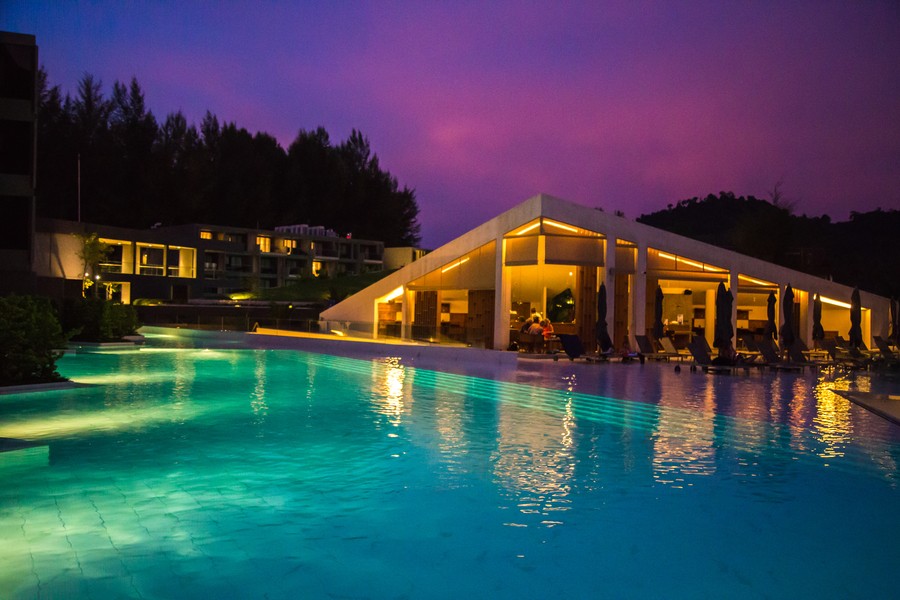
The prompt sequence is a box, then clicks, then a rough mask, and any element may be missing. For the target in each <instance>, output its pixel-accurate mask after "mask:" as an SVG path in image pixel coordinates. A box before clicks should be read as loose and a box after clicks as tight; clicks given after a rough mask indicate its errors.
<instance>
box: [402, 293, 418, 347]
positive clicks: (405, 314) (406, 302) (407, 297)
mask: <svg viewBox="0 0 900 600" xmlns="http://www.w3.org/2000/svg"><path fill="white" fill-rule="evenodd" d="M415 297H416V294H415V292H413V291H412V290H408V289H406V288H405V287H404V288H403V303H402V304H401V305H400V339H403V340H408V339H409V333H410V330H409V319H410V316H411V315H412V314H413V310H412V308H413V306H412V303H413V302H414V301H415Z"/></svg>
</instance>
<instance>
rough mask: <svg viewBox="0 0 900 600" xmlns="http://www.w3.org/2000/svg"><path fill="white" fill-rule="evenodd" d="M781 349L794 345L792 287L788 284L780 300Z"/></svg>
mask: <svg viewBox="0 0 900 600" xmlns="http://www.w3.org/2000/svg"><path fill="white" fill-rule="evenodd" d="M781 312H782V313H783V319H782V321H781V349H782V350H786V349H788V348H790V347H791V346H793V345H794V289H793V288H792V287H791V284H788V286H787V288H785V290H784V298H782V301H781Z"/></svg>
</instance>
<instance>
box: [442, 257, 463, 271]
mask: <svg viewBox="0 0 900 600" xmlns="http://www.w3.org/2000/svg"><path fill="white" fill-rule="evenodd" d="M467 262H469V259H468V258H461V259H459V260H458V261H456V262H455V263H453V264H452V265H450V266H449V267H445V268H443V269H441V273H446V272H447V271H451V270H453V269H455V268H456V267H458V266H459V265H462V264H465V263H467Z"/></svg>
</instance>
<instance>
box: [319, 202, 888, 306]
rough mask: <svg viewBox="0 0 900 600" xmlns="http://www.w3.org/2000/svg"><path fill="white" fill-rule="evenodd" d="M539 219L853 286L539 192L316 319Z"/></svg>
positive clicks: (754, 269) (748, 269)
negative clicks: (543, 218) (542, 218)
mask: <svg viewBox="0 0 900 600" xmlns="http://www.w3.org/2000/svg"><path fill="white" fill-rule="evenodd" d="M539 217H546V218H549V219H553V220H555V221H560V222H562V223H567V224H569V225H572V226H575V227H580V228H583V229H587V230H590V231H594V232H597V233H600V234H603V235H606V236H607V237H608V238H609V239H613V240H615V239H620V240H626V241H628V242H632V243H635V244H637V245H638V246H639V247H641V248H647V247H652V248H656V249H658V250H662V251H665V252H670V253H672V254H676V255H679V256H685V257H689V258H691V259H693V260H698V261H702V262H705V263H709V264H713V265H716V266H718V267H722V268H725V269H728V270H730V271H735V272H738V273H741V274H743V275H747V276H750V277H758V278H760V279H765V280H768V281H773V282H776V283H779V284H781V285H784V284H787V283H790V284H791V285H792V286H793V287H795V288H798V289H804V290H808V291H810V292H815V293H818V294H824V295H826V296H830V297H834V298H847V299H849V297H850V294H851V292H852V288H850V287H847V286H845V285H841V284H838V283H835V282H833V281H829V280H826V279H822V278H820V277H815V276H813V275H809V274H806V273H802V272H800V271H794V270H793V269H788V268H786V267H782V266H779V265H776V264H774V263H770V262H766V261H763V260H760V259H757V258H753V257H750V256H746V255H744V254H739V253H737V252H733V251H731V250H725V249H723V248H719V247H718V246H713V245H711V244H707V243H704V242H700V241H697V240H693V239H691V238H687V237H684V236H681V235H678V234H675V233H671V232H669V231H664V230H662V229H657V228H655V227H651V226H649V225H644V224H643V223H638V222H637V221H632V220H629V219H626V218H624V217H619V216H616V215H614V214H611V213H607V212H604V211H602V210H599V209H595V208H589V207H586V206H583V205H580V204H575V203H573V202H569V201H567V200H562V199H560V198H556V197H554V196H550V195H547V194H538V195H537V196H533V197H531V198H529V199H528V200H525V201H524V202H522V203H521V204H519V205H517V206H514V207H513V208H511V209H509V210H507V211H506V212H504V213H501V214H500V215H498V216H496V217H494V218H493V219H491V220H490V221H487V222H486V223H483V224H482V225H479V226H478V227H476V228H475V229H472V230H470V231H468V232H467V233H465V234H463V235H461V236H459V237H458V238H456V239H454V240H452V241H450V242H448V243H446V244H444V245H443V246H441V247H440V248H438V249H436V250H434V251H433V252H431V253H429V254H427V255H425V256H424V257H422V258H420V259H419V260H417V261H415V262H413V263H410V264H408V265H406V266H405V267H403V268H401V269H399V270H398V271H396V272H394V273H392V274H391V275H389V276H387V277H385V278H384V279H382V280H380V281H378V282H376V283H374V284H372V285H371V286H369V287H367V288H365V289H364V290H361V291H360V292H358V293H356V294H354V295H353V296H351V297H349V298H347V299H345V300H344V301H342V302H340V303H338V304H336V305H335V306H333V307H331V308H329V309H327V310H325V311H323V312H322V314H321V318H322V319H326V320H332V321H352V320H360V319H361V317H362V318H371V316H370V315H372V312H373V310H374V309H373V303H374V302H375V301H376V300H377V299H378V298H383V297H385V296H387V295H389V294H391V293H392V292H393V291H394V290H396V289H397V288H399V287H400V286H403V285H406V284H407V283H409V282H410V281H413V280H415V279H418V278H419V277H422V276H424V275H426V274H428V273H430V272H432V271H434V270H435V269H438V268H441V267H442V266H444V265H446V264H448V263H450V262H452V261H453V260H456V259H457V258H459V257H460V256H463V255H464V254H466V253H468V252H471V251H473V250H475V249H477V248H479V247H481V246H483V245H485V244H487V243H489V242H491V241H494V240H497V239H500V238H502V237H503V236H504V235H505V234H507V233H509V232H510V231H512V230H514V229H516V228H517V227H520V226H522V225H525V224H526V223H529V222H531V221H533V220H534V219H537V218H539ZM862 302H863V305H864V306H873V305H876V304H877V305H879V306H880V304H881V303H882V302H884V303H886V302H887V299H886V298H882V297H881V296H877V295H875V294H869V293H865V292H863V297H862Z"/></svg>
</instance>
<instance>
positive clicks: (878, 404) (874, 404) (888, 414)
mask: <svg viewBox="0 0 900 600" xmlns="http://www.w3.org/2000/svg"><path fill="white" fill-rule="evenodd" d="M834 393H835V394H840V395H841V396H843V397H844V398H846V399H847V400H849V401H850V402H853V403H854V404H858V405H860V406H862V407H863V408H865V409H866V410H869V411H871V412H873V413H875V414H876V415H878V416H880V417H884V418H885V419H887V420H888V421H891V422H893V423H896V424H898V425H900V396H898V395H896V394H873V393H871V392H846V391H841V390H834Z"/></svg>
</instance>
